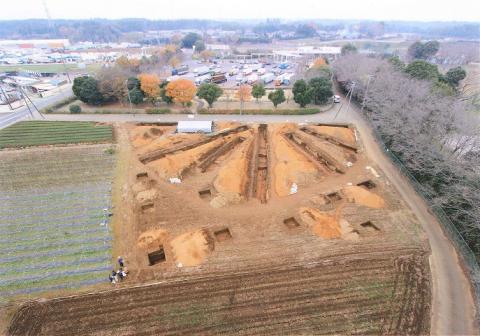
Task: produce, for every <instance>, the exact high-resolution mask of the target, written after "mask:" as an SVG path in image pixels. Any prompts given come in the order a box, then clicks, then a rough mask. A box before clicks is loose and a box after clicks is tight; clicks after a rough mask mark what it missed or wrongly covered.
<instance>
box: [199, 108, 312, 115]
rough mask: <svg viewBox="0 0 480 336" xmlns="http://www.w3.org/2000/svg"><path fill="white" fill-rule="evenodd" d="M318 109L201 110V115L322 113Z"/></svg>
mask: <svg viewBox="0 0 480 336" xmlns="http://www.w3.org/2000/svg"><path fill="white" fill-rule="evenodd" d="M320 112H321V111H320V109H318V108H298V109H244V110H242V111H241V113H240V109H230V110H227V109H205V108H203V109H200V110H199V111H198V113H199V114H276V115H295V114H298V115H302V114H315V113H320Z"/></svg>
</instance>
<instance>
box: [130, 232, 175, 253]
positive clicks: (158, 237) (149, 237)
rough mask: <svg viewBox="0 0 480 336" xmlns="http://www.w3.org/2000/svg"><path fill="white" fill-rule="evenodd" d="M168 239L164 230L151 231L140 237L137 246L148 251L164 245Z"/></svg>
mask: <svg viewBox="0 0 480 336" xmlns="http://www.w3.org/2000/svg"><path fill="white" fill-rule="evenodd" d="M167 237H168V233H167V231H165V230H163V229H151V230H148V231H145V232H143V233H142V234H141V235H140V236H139V237H138V239H137V245H138V247H140V248H142V249H147V248H149V247H151V246H152V245H163V243H164V242H165V240H166V239H167Z"/></svg>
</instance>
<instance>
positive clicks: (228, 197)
mask: <svg viewBox="0 0 480 336" xmlns="http://www.w3.org/2000/svg"><path fill="white" fill-rule="evenodd" d="M243 200H244V197H243V196H242V195H240V194H238V193H221V194H218V195H217V196H215V198H213V199H212V200H211V201H210V205H211V206H212V208H222V207H224V206H227V205H233V204H240V203H241V202H242V201H243Z"/></svg>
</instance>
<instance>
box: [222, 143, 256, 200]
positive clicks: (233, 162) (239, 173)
mask: <svg viewBox="0 0 480 336" xmlns="http://www.w3.org/2000/svg"><path fill="white" fill-rule="evenodd" d="M252 141H253V138H252V137H249V138H248V139H246V140H245V141H244V142H242V143H241V144H240V145H239V146H238V147H237V148H236V149H235V151H234V152H233V153H232V155H231V156H230V157H229V159H228V160H227V161H226V163H225V164H224V165H223V166H222V167H221V168H220V170H219V172H218V175H217V177H216V178H215V180H214V181H213V186H214V187H215V189H216V190H217V191H218V192H219V193H235V194H243V193H244V191H245V187H246V183H247V179H248V176H247V171H248V164H249V161H248V160H249V158H248V152H249V151H248V149H249V147H250V145H251V143H252Z"/></svg>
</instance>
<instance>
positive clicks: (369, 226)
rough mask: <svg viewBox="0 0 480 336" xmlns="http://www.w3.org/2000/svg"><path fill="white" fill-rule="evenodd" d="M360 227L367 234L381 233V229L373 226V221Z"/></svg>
mask: <svg viewBox="0 0 480 336" xmlns="http://www.w3.org/2000/svg"><path fill="white" fill-rule="evenodd" d="M360 226H361V227H362V229H364V230H365V231H366V232H372V233H373V232H380V228H379V227H378V226H376V225H375V224H373V223H372V222H371V221H367V222H364V223H361V224H360Z"/></svg>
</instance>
